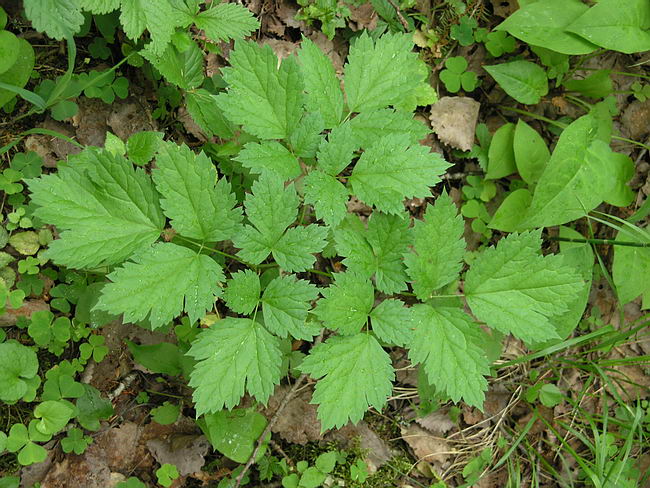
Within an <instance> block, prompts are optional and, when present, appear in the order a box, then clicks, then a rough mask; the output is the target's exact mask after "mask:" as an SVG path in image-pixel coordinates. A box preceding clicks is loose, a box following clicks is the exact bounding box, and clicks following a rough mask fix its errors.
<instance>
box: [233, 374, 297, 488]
mask: <svg viewBox="0 0 650 488" xmlns="http://www.w3.org/2000/svg"><path fill="white" fill-rule="evenodd" d="M306 379H307V375H306V374H303V375H300V378H298V380H297V381H296V382H295V383H294V385H293V387H292V388H291V390H290V391H289V393H287V394H286V395H285V397H284V398H283V399H282V402H281V403H280V406H279V407H278V409H277V410H276V411H275V413H274V414H273V417H271V419H270V420H269V423H268V424H266V428H265V429H264V432H262V435H260V436H259V437H258V439H257V445H256V446H255V449H254V450H253V453H252V454H251V455H250V457H249V458H248V461H246V464H245V465H244V469H242V470H241V473H239V476H237V480H236V481H235V488H239V486H240V485H241V482H242V480H243V479H244V476H246V473H247V472H248V470H249V469H250V467H251V466H252V465H253V463H254V462H255V458H257V454H258V453H259V451H260V449H261V448H262V444H264V439H265V438H266V436H267V435H269V433H270V432H271V429H272V428H273V426H274V425H275V423H276V422H277V421H278V419H279V418H280V413H281V412H282V410H284V408H285V407H286V406H287V404H288V403H289V402H290V401H291V399H292V398H293V397H294V396H295V394H296V392H297V391H298V388H300V385H302V383H303V382H304V381H305V380H306Z"/></svg>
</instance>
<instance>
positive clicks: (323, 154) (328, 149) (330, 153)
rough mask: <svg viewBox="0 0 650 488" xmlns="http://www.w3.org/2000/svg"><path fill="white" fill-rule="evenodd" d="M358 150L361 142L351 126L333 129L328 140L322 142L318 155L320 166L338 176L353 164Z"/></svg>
mask: <svg viewBox="0 0 650 488" xmlns="http://www.w3.org/2000/svg"><path fill="white" fill-rule="evenodd" d="M357 149H359V142H358V141H357V140H355V137H354V133H353V132H352V127H351V125H350V124H349V123H347V122H346V123H343V124H341V125H339V126H338V127H335V128H334V129H332V130H331V131H330V133H329V134H328V136H327V139H326V140H323V141H322V142H321V144H320V146H319V148H318V153H317V154H316V157H317V159H318V166H319V168H320V169H322V170H323V171H324V172H325V173H327V174H329V175H332V176H336V175H338V174H339V173H340V172H341V171H343V170H344V169H345V168H346V167H347V166H348V165H349V164H350V163H351V162H352V157H353V156H354V152H355V151H356V150H357Z"/></svg>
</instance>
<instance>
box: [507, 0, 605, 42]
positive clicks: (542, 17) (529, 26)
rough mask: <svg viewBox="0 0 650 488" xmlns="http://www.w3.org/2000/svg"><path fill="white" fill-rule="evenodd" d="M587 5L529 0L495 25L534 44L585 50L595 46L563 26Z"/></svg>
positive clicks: (564, 0)
mask: <svg viewBox="0 0 650 488" xmlns="http://www.w3.org/2000/svg"><path fill="white" fill-rule="evenodd" d="M588 9H589V8H588V7H587V5H585V4H584V3H582V2H581V1H580V0H544V1H543V2H530V3H528V4H526V5H522V8H520V9H519V10H517V11H516V12H514V13H513V14H512V15H510V16H509V17H508V18H507V19H506V20H504V21H503V22H501V24H499V25H498V26H497V27H496V28H495V29H496V30H505V31H507V32H508V33H509V34H510V35H512V36H514V37H516V38H517V39H521V40H522V41H524V42H526V43H528V44H531V45H534V46H543V47H544V48H546V49H551V50H553V51H555V52H558V53H564V54H588V53H590V52H592V51H595V50H596V46H595V45H594V44H592V43H591V42H589V41H587V40H586V39H583V38H582V37H580V36H577V35H575V34H572V33H570V32H567V31H566V27H567V26H568V25H569V24H571V22H573V21H574V20H575V19H577V18H579V17H580V16H581V15H582V14H583V13H585V12H586V11H587V10H588Z"/></svg>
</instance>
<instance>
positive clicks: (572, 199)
mask: <svg viewBox="0 0 650 488" xmlns="http://www.w3.org/2000/svg"><path fill="white" fill-rule="evenodd" d="M595 125H596V123H595V120H594V119H593V118H592V117H591V116H590V115H585V116H583V117H580V118H579V119H577V120H576V121H574V122H573V123H571V124H570V125H569V126H568V127H567V128H566V129H564V131H563V132H562V134H561V135H560V139H559V141H558V143H557V145H556V146H555V150H554V151H553V154H552V155H551V159H550V160H549V162H548V164H547V165H546V168H545V169H544V172H543V173H542V175H541V177H540V178H539V181H538V182H537V186H536V187H535V192H534V193H533V199H532V202H531V204H530V207H529V208H528V211H527V213H526V215H525V216H524V218H523V220H522V222H521V224H520V228H522V229H523V228H532V227H549V226H552V225H560V224H564V223H566V222H570V221H571V220H575V219H578V218H580V217H583V216H584V215H586V214H587V213H588V212H590V211H591V210H593V209H594V208H596V207H597V206H598V205H599V204H600V203H601V202H602V201H603V199H604V197H605V195H606V194H607V193H608V190H609V189H610V188H611V187H612V186H613V185H614V178H613V175H612V173H614V172H615V171H616V169H615V167H613V165H612V164H611V162H610V157H611V154H612V151H611V149H610V148H609V146H608V145H607V144H606V143H604V142H603V141H600V140H597V139H596V136H597V134H596V129H595Z"/></svg>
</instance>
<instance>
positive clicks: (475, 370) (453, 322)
mask: <svg viewBox="0 0 650 488" xmlns="http://www.w3.org/2000/svg"><path fill="white" fill-rule="evenodd" d="M412 316H413V327H414V329H415V330H414V331H413V334H412V339H411V342H410V343H409V344H408V348H409V359H410V360H411V361H412V362H413V363H414V364H418V363H421V364H422V367H424V371H425V373H426V375H427V378H428V380H429V382H430V383H431V384H432V385H434V386H435V387H436V388H437V389H438V390H440V391H444V392H445V393H446V394H447V395H448V396H449V398H451V399H452V400H453V401H454V402H458V401H460V400H461V399H462V400H463V401H465V402H466V403H467V404H469V405H472V406H475V407H478V408H480V409H482V408H483V401H484V400H485V393H484V392H485V391H486V390H487V381H486V380H485V376H486V375H488V374H489V372H490V368H489V364H488V360H487V356H486V355H485V351H484V350H483V348H482V344H483V342H484V341H485V339H484V337H482V336H484V332H483V331H482V330H481V329H480V327H479V326H478V324H476V323H475V322H474V321H473V320H472V319H471V317H470V316H469V315H467V314H466V313H465V312H463V311H462V310H461V309H460V308H448V307H431V306H430V305H415V306H414V307H413V311H412Z"/></svg>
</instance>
